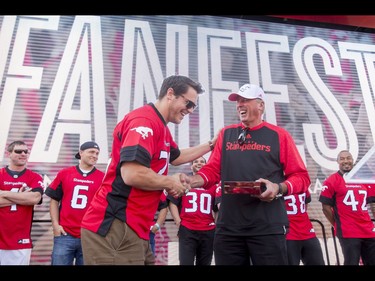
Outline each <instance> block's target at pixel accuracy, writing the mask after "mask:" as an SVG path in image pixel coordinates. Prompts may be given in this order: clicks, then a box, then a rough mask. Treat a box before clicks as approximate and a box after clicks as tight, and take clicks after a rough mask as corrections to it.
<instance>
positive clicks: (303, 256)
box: [286, 237, 325, 265]
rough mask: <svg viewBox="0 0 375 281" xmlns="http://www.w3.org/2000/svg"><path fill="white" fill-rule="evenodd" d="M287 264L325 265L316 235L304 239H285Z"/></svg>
mask: <svg viewBox="0 0 375 281" xmlns="http://www.w3.org/2000/svg"><path fill="white" fill-rule="evenodd" d="M286 245H287V248H288V264H289V265H300V262H301V261H302V263H303V265H325V262H324V258H323V252H322V247H321V245H320V242H319V239H318V238H317V237H314V238H310V239H306V240H287V241H286Z"/></svg>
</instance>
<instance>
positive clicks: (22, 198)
mask: <svg viewBox="0 0 375 281" xmlns="http://www.w3.org/2000/svg"><path fill="white" fill-rule="evenodd" d="M202 92H203V88H202V86H201V84H200V83H198V82H196V81H193V80H192V79H190V78H189V77H186V76H182V75H172V76H169V77H167V78H166V79H165V80H164V81H163V83H162V85H161V88H160V93H159V96H158V99H157V101H156V102H155V103H149V104H146V105H144V106H142V107H140V108H138V109H135V110H133V111H131V112H130V113H128V114H126V115H125V116H124V118H123V120H121V121H120V122H119V123H118V124H117V126H116V127H115V128H114V131H113V143H112V152H111V158H110V159H111V161H110V163H109V165H108V167H107V170H106V171H105V173H104V171H100V170H98V169H97V168H96V167H95V165H96V162H97V160H98V156H99V153H100V148H99V145H98V144H97V143H96V142H95V141H91V140H90V141H87V142H84V143H82V144H81V145H80V148H79V152H78V153H77V154H76V155H75V157H76V158H77V160H79V163H78V164H77V165H74V166H71V167H67V168H65V169H62V170H61V171H59V172H58V173H57V175H56V177H55V179H54V180H53V181H52V182H51V184H50V185H49V186H48V187H45V186H43V179H42V177H41V175H39V174H38V173H37V172H35V171H32V170H30V169H28V168H27V167H26V166H27V161H28V156H29V148H28V146H27V145H26V143H25V142H23V141H14V142H12V143H10V144H9V145H8V147H7V151H6V153H7V155H8V157H9V165H7V166H6V167H4V168H1V169H0V222H1V223H0V265H29V264H30V256H31V251H32V246H33V243H32V239H31V226H32V221H33V209H34V206H35V205H37V204H42V196H43V194H44V193H45V194H46V195H47V196H48V197H50V199H51V200H50V206H49V207H50V209H49V210H50V217H51V222H52V230H53V250H52V253H51V265H154V264H155V255H156V251H155V246H156V245H155V235H156V234H157V232H158V231H159V230H160V229H161V227H163V224H164V223H165V221H166V217H167V213H168V210H169V212H170V214H171V216H172V218H173V221H174V223H175V225H176V226H177V228H178V233H177V236H178V242H179V244H178V245H179V246H178V249H179V264H180V265H197V266H201V265H211V264H212V263H213V262H214V263H215V265H242V266H248V265H300V264H303V265H324V264H325V261H324V258H323V252H322V248H321V245H320V242H319V240H318V238H317V236H316V233H315V230H314V228H313V226H312V224H311V221H310V218H309V215H308V211H307V206H308V203H309V202H311V195H310V192H309V189H308V188H309V186H310V177H309V174H308V171H307V168H306V166H305V164H304V162H303V161H302V158H301V156H300V154H299V152H298V149H297V146H296V144H295V142H294V140H293V137H292V136H291V135H290V133H289V132H288V131H287V130H286V129H284V128H282V127H279V126H275V125H272V124H270V123H268V122H266V121H265V120H264V119H263V115H264V113H265V104H266V94H265V93H264V91H263V89H262V88H261V87H259V86H258V85H254V84H244V85H243V86H242V87H241V88H240V89H239V91H238V92H235V93H230V95H229V97H228V100H229V101H231V102H235V103H236V110H237V114H238V117H239V120H240V122H239V123H235V124H230V125H227V126H225V127H224V128H222V129H221V130H220V131H219V132H218V133H217V134H216V135H215V136H214V138H212V140H210V141H206V142H204V143H201V144H199V145H196V146H194V147H189V148H184V149H180V148H179V147H178V145H177V143H176V142H175V141H174V139H173V137H172V134H171V132H170V131H169V128H168V126H167V125H168V124H169V123H173V124H180V123H181V121H182V120H183V118H184V116H186V115H188V114H190V113H192V112H193V111H194V109H195V108H196V106H197V104H198V98H199V95H200V94H201V93H202ZM228 145H230V149H227V147H228ZM207 153H210V156H209V158H208V160H207V161H206V159H205V158H204V155H205V154H207ZM337 162H338V164H339V171H338V172H336V173H334V174H332V175H330V176H329V177H328V178H327V179H326V180H325V181H324V183H323V190H322V192H321V194H320V197H319V201H320V202H321V204H322V207H323V212H324V215H325V216H326V218H327V220H328V221H329V223H331V225H332V226H333V227H334V230H335V236H336V237H337V238H338V239H339V241H340V245H341V248H342V252H343V255H344V265H359V264H360V263H363V264H364V265H375V227H374V224H373V222H372V220H371V218H370V215H369V212H368V207H367V204H369V203H372V202H375V193H374V192H375V191H374V190H373V189H371V188H368V187H367V186H366V185H361V184H350V183H347V182H346V181H345V175H346V174H347V173H348V172H350V171H351V170H352V168H353V165H354V163H353V162H354V160H353V157H352V155H351V153H350V152H349V151H347V150H343V151H341V152H340V153H339V154H338V156H337ZM185 163H191V170H192V173H191V174H186V173H176V174H174V175H169V174H168V166H169V165H170V164H171V165H181V164H185ZM228 181H237V182H240V181H243V182H260V183H262V184H263V185H264V188H265V189H264V190H262V191H261V192H259V194H242V193H237V194H233V193H230V192H226V191H225V190H223V189H222V187H223V186H224V184H225V183H226V182H228ZM373 193H374V194H373Z"/></svg>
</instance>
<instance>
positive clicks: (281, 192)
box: [276, 183, 284, 199]
mask: <svg viewBox="0 0 375 281" xmlns="http://www.w3.org/2000/svg"><path fill="white" fill-rule="evenodd" d="M277 185H278V186H279V193H277V194H276V199H278V198H280V197H282V196H283V195H284V194H283V187H282V186H281V183H278V184H277Z"/></svg>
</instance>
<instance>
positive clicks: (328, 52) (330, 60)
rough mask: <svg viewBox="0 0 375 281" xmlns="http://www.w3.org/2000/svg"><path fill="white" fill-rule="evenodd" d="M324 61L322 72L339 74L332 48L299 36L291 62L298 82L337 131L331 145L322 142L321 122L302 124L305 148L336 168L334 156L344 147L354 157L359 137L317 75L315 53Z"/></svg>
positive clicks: (337, 62) (338, 61)
mask: <svg viewBox="0 0 375 281" xmlns="http://www.w3.org/2000/svg"><path fill="white" fill-rule="evenodd" d="M317 55H318V56H320V57H321V58H322V60H323V64H324V70H325V73H326V74H328V75H337V76H339V75H342V70H341V65H340V59H339V57H338V55H337V53H336V51H335V49H334V48H333V47H332V46H331V45H330V44H329V43H328V42H327V41H325V40H323V39H320V38H316V37H306V38H303V39H300V40H299V41H298V42H297V43H296V44H295V46H294V50H293V61H294V64H295V66H296V69H298V75H299V77H300V79H301V82H302V83H303V84H304V85H305V87H306V89H307V91H308V93H309V94H310V95H311V96H312V98H313V99H314V100H315V101H316V103H317V105H318V106H319V108H321V109H322V111H323V112H324V113H325V116H326V117H327V120H328V121H329V122H330V124H331V126H332V129H333V131H334V132H335V134H336V140H337V146H336V147H335V148H330V147H329V146H328V145H327V144H326V141H325V138H324V132H323V126H322V125H321V124H303V129H304V137H305V142H306V148H307V150H308V151H309V153H310V155H311V157H312V158H313V159H314V160H315V161H316V162H317V163H319V165H321V166H322V167H324V168H327V169H330V170H335V169H336V168H337V162H336V157H337V154H338V153H339V152H340V151H341V150H343V149H349V150H350V151H351V153H352V154H353V157H354V158H355V159H356V158H357V156H358V139H357V137H356V132H355V129H354V126H353V124H352V122H351V121H350V119H349V117H348V115H347V113H346V112H345V110H344V109H343V107H342V106H341V104H340V103H339V102H338V100H337V99H336V98H335V96H334V95H333V94H332V92H331V91H330V90H329V89H328V87H327V85H325V83H324V82H323V80H322V79H321V77H320V76H319V74H318V72H317V70H316V67H315V65H314V61H313V60H314V56H317Z"/></svg>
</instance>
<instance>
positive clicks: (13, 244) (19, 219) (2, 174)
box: [0, 167, 44, 250]
mask: <svg viewBox="0 0 375 281" xmlns="http://www.w3.org/2000/svg"><path fill="white" fill-rule="evenodd" d="M24 184H26V185H27V186H28V187H30V188H32V190H31V192H39V193H40V194H41V195H43V193H44V185H43V178H42V176H41V175H40V174H38V173H36V172H34V171H32V170H29V169H24V170H23V171H22V172H20V173H18V172H14V171H10V170H9V169H8V167H4V168H2V169H0V189H1V190H6V191H13V192H19V190H20V188H21V187H22V186H23V185H24ZM38 204H42V199H41V200H40V201H39V203H38ZM33 216H34V206H33V205H31V206H30V205H18V204H15V205H11V206H6V207H1V208H0V249H1V250H19V249H29V248H32V241H31V226H32V221H33Z"/></svg>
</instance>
